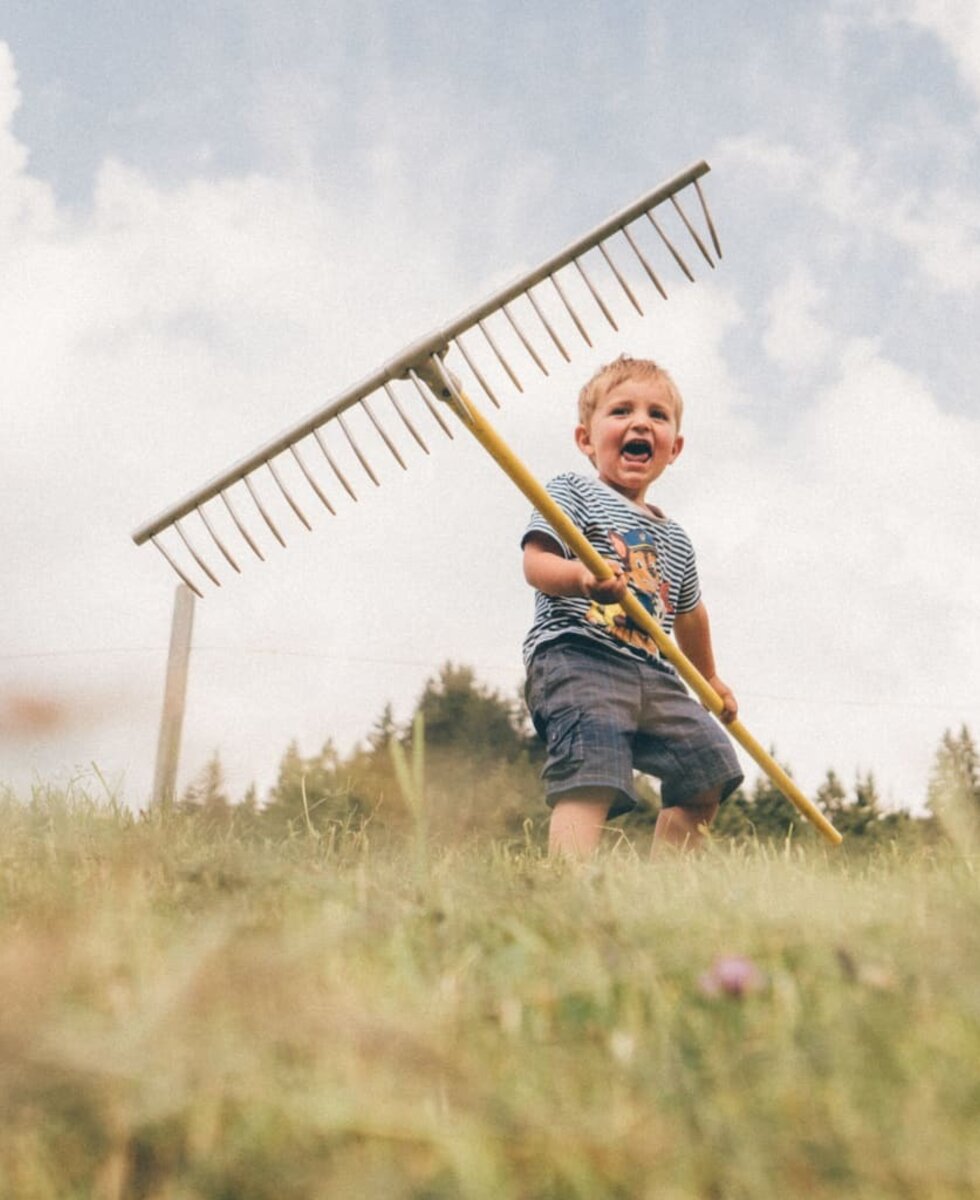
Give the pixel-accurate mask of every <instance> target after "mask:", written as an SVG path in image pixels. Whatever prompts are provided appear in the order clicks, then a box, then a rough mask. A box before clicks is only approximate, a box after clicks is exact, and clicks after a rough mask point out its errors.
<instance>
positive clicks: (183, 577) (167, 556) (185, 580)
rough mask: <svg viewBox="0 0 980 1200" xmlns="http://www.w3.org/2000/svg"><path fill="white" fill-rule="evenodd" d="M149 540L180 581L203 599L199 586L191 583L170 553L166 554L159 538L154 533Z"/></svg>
mask: <svg viewBox="0 0 980 1200" xmlns="http://www.w3.org/2000/svg"><path fill="white" fill-rule="evenodd" d="M150 541H151V542H152V543H153V545H154V546H156V548H157V549H158V550H159V551H160V553H161V554H162V555H163V557H164V558H165V559H166V560H167V562H168V563H169V564H170V566H171V568H172V570H173V571H175V572H176V574H177V575H178V576H179V578H180V581H181V583H185V584H186V585H187V586H188V587H189V588H190V589H191V591H192V592H193V593H194V595H195V596H197V598H198V599H199V600H203V599H204V593H203V592H202V591H201V590H200V588H198V587H195V585H194V584H193V583H191V581H190V580H189V579H188V578H187V576H186V575H185V574H184V572H183V571H182V570H181V569H180V567H178V566H177V564H176V562H174V560H173V558H172V557H171V556H170V554H168V552H167V550H166V548H165V547H164V545H163V544H162V542H161V541H160V540H159V538H158V537H157V536H156V534H153V536H152V537H151V538H150Z"/></svg>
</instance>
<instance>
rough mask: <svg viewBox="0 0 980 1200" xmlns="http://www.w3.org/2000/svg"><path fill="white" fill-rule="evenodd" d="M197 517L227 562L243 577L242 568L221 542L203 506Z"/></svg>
mask: <svg viewBox="0 0 980 1200" xmlns="http://www.w3.org/2000/svg"><path fill="white" fill-rule="evenodd" d="M197 515H198V516H199V517H200V518H201V520H202V521H203V522H204V528H205V529H206V530H207V531H208V533H210V535H211V540H212V541H213V542H214V544H215V545H216V546H217V547H218V549H219V550H220V551H221V553H222V554H223V555H224V556H225V561H226V562H228V563H229V564H230V565H231V567H232V569H233V570H234V571H236V572H237V573H238V574H239V575H241V573H242V569H241V567H240V566H239V565H238V563H237V562H235V560H234V558H232V556H231V552H230V551H229V550H228V548H227V546H225V544H224V542H223V541H222V540H221V538H219V537H218V534H217V531H216V530H215V528H214V526H213V525H212V524H211V522H210V521H209V520H208V514H207V512H206V511H205V508H204V505H203V504H202V505H201V507H200V508H199V509H198V510H197Z"/></svg>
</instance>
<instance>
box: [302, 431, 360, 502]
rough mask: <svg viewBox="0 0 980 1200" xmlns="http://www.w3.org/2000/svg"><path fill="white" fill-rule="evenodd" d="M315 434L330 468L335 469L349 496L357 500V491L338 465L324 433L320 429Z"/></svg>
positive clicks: (334, 471)
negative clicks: (324, 437)
mask: <svg viewBox="0 0 980 1200" xmlns="http://www.w3.org/2000/svg"><path fill="white" fill-rule="evenodd" d="M313 436H314V437H315V438H316V444H317V445H318V446H319V447H320V449H321V450H322V451H323V457H324V458H325V459H326V460H327V463H328V464H329V466H330V470H331V471H333V473H334V474H335V475H336V476H337V478H338V479H339V480H340V484H341V486H342V487H343V489H344V491H345V492H346V493H347V495H348V496H350V498H351V499H352V500H356V499H357V493H356V492H355V491H354V489H353V488H352V487H351V485H350V484H349V483H348V482H347V476H346V475H345V474H344V473H343V471H341V469H340V467H338V466H337V463H336V461H335V459H334V456H333V455H332V454H331V453H330V447H329V446H328V445H327V443H326V442H325V441H324V439H323V435H322V434H321V433H320V431H319V429H314V430H313Z"/></svg>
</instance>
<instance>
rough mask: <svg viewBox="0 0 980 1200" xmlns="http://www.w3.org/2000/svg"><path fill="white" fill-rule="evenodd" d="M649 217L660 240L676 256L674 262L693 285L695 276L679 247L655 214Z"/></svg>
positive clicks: (649, 214) (650, 214)
mask: <svg viewBox="0 0 980 1200" xmlns="http://www.w3.org/2000/svg"><path fill="white" fill-rule="evenodd" d="M647 216H648V217H649V218H650V223H651V225H653V227H654V229H656V231H657V233H658V234H659V235H660V240H661V241H662V242H663V244H664V245H665V246H666V247H667V249H668V250H669V251H670V252H671V254H672V255H673V256H674V261H675V262H676V263H677V265H678V266H679V267H680V269H681V270H682V271H683V272H684V274H685V275H686V276H687V277H688V279H690V281H691V283H693V282H694V276H693V275H692V274H691V268H690V267H689V266H688V265H687V263H686V262H685V261H684V260H683V258H681V256H680V254H679V253H678V251H677V247H676V246H675V245H674V243H673V242H672V241H671V240H670V238H669V237H668V236H667V235H666V234H665V233H664V231H663V228H662V226H661V225H660V223H659V221H658V220H657V218H656V217H655V216H654V215H653V213H647Z"/></svg>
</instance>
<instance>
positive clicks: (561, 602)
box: [521, 472, 701, 670]
mask: <svg viewBox="0 0 980 1200" xmlns="http://www.w3.org/2000/svg"><path fill="white" fill-rule="evenodd" d="M547 490H548V493H549V495H551V497H552V498H553V499H554V500H556V501H557V502H558V504H559V505H561V507H562V509H563V510H564V511H565V512H566V513H567V514H568V516H569V517H570V518H571V519H572V521H574V522H575V524H576V525H577V526H578V527H579V529H581V530H582V532H583V533H584V534H585V536H586V537H587V538H588V539H589V541H590V542H591V543H592V545H593V546H595V548H596V550H598V551H599V553H600V554H601V555H602V556H603V558H608V559H611V560H612V561H614V562H616V561H618V562H620V563H622V564H623V569H624V570H625V572H626V574H627V577H628V580H629V586H630V590H631V591H632V592H633V594H634V595H635V596H636V598H637V599H638V600H639V601H640V603H641V604H642V605H643V607H644V608H646V609H647V611H648V612H649V613H651V614H652V615H653V616H654V617H655V618H656V620H657V623H658V624H659V625H660V627H661V628H662V629H663V631H664V632H665V633H670V631H671V629H672V628H673V625H674V617H675V616H676V614H677V613H685V612H690V611H691V610H692V609H693V608H695V607H697V604H698V601H699V600H700V598H701V587H700V584H699V582H698V571H697V564H696V562H695V558H694V547H693V546H692V545H691V540H690V538H689V537H688V536H687V534H686V533H685V532H684V530H683V529H682V528H681V527H680V525H678V524H677V522H676V521H673V520H671V519H670V518H669V517H664V516H661V515H658V514H657V513H655V512H653V511H652V510H649V509H647V510H645V511H644V510H641V509H640V508H638V507H636V506H635V505H633V504H631V503H629V501H627V500H626V499H624V497H622V496H621V495H620V494H619V493H618V492H617V491H615V490H614V489H613V488H611V487H609V486H607V485H606V484H604V483H602V482H601V481H600V480H599V479H595V478H587V477H586V476H584V475H577V474H574V473H572V472H567V473H565V474H564V475H558V476H556V477H555V478H554V479H552V480H551V482H550V483H549V484H548V487H547ZM532 532H537V533H544V534H547V535H548V537H550V538H552V540H553V541H555V542H556V543H557V544H558V546H559V547H560V548H561V551H562V553H563V554H564V555H565V557H566V558H573V557H574V555H573V554H572V552H571V550H570V549H569V548H568V547H567V546H566V545H565V543H564V542H563V541H562V539H561V538H560V537H559V536H558V534H557V533H556V532H555V531H554V530H553V529H552V528H551V526H550V525H549V524H548V522H547V521H545V519H544V517H542V516H541V514H540V513H539V512H538V511H537V510H535V511H534V513H533V514H532V516H531V520H530V522H529V523H528V526H527V529H526V530H525V532H524V538H523V539H522V542H521V545H523V544H524V542H525V541H526V540H527V536H528V534H530V533H532ZM570 634H574V635H575V636H576V637H583V638H590V639H591V640H593V641H596V642H598V643H600V644H601V645H603V646H606V647H610V648H612V649H614V650H617V651H619V652H621V653H623V654H628V655H631V656H639V657H640V658H646V657H650V658H656V659H660V651H659V650H658V649H657V647H656V644H655V643H654V641H653V640H652V639H651V638H650V637H649V636H648V635H647V634H646V633H644V631H643V630H642V629H638V628H637V627H636V626H635V625H634V624H633V623H632V621H630V620H629V618H628V617H627V616H626V614H625V613H624V611H623V609H622V607H621V606H620V605H619V604H598V603H596V602H595V601H593V600H586V599H579V598H574V597H567V596H546V595H545V594H544V593H543V592H538V591H536V592H535V593H534V622H533V624H532V625H531V628H530V630H529V632H528V635H527V637H526V638H525V639H524V663H525V665H527V664H529V663H530V661H531V659H532V657H533V656H534V653H535V651H536V650H538V649H539V648H540V647H541V646H542V645H544V644H545V643H546V642H551V641H554V640H555V639H556V638H560V637H568V636H569V635H570ZM661 661H662V660H661ZM663 665H664V666H665V667H666V666H668V665H669V664H668V663H666V662H663ZM672 669H673V668H671V670H672Z"/></svg>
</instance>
